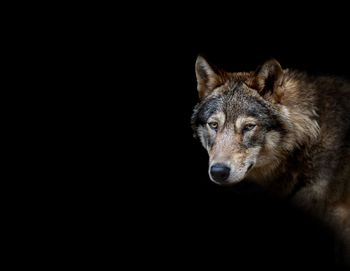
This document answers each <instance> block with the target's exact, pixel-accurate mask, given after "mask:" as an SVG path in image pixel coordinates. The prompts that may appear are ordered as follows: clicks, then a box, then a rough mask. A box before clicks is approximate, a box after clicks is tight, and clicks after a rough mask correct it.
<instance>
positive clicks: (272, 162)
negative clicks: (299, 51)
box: [196, 60, 350, 264]
mask: <svg viewBox="0 0 350 271" xmlns="http://www.w3.org/2000/svg"><path fill="white" fill-rule="evenodd" d="M198 63H200V61H198V60H197V64H196V65H197V70H198V65H199V64H198ZM198 77H199V78H200V76H199V74H198V71H197V79H198ZM209 78H210V79H208V80H209V81H210V85H209V87H208V85H207V84H206V83H205V82H204V81H203V80H201V79H199V80H198V91H199V95H200V98H201V99H204V98H206V97H208V96H209V97H210V95H213V96H214V95H217V94H219V93H222V94H224V93H225V92H226V91H228V89H229V88H230V86H231V85H232V82H237V81H243V82H244V83H245V84H246V85H247V88H246V89H244V92H245V93H246V94H249V95H252V96H254V98H255V99H260V100H262V99H263V100H264V101H265V103H266V101H267V103H268V105H269V106H270V107H271V108H273V110H275V111H276V112H279V114H280V115H281V119H282V123H283V128H284V130H285V131H286V133H285V134H284V135H283V136H282V135H281V134H280V133H279V132H270V133H267V134H266V138H265V141H264V144H263V145H262V146H261V149H260V150H259V154H258V160H257V161H258V162H257V163H256V165H255V166H254V167H253V168H252V169H251V170H250V171H249V172H248V173H247V174H246V178H249V179H251V180H253V181H255V182H257V183H259V184H261V185H262V186H264V187H266V189H268V190H270V191H272V192H274V193H275V194H276V195H278V196H280V197H288V198H289V199H290V200H291V201H292V202H293V203H294V204H295V205H297V206H299V207H300V208H302V209H303V210H305V211H307V212H309V213H310V214H312V215H313V216H315V217H318V218H320V219H322V220H323V221H324V222H325V223H327V224H328V225H330V226H331V227H332V228H333V229H335V231H337V232H338V233H339V234H340V236H341V239H342V240H344V242H345V250H346V252H345V258H346V261H348V263H349V264H350V180H349V178H350V115H349V112H350V84H349V82H347V81H346V80H344V79H341V78H337V77H311V76H308V75H307V74H306V73H303V72H299V71H290V70H288V69H285V70H282V69H281V68H280V65H279V64H278V62H276V61H275V60H270V61H268V62H267V63H265V64H264V65H263V66H262V67H259V68H258V69H257V70H256V71H255V72H249V73H224V72H223V71H220V72H219V73H213V74H210V75H209ZM221 118H222V117H221ZM224 121H225V120H222V119H221V122H224ZM247 121H248V120H245V119H244V118H243V119H241V121H240V122H241V123H243V122H247ZM238 130H239V128H238V127H233V128H231V129H228V128H226V130H223V131H219V132H218V133H217V135H216V138H215V142H214V145H213V147H212V148H211V149H210V148H209V150H208V151H209V156H210V160H215V161H216V160H220V159H221V160H222V161H224V160H227V161H231V162H232V164H237V163H241V161H245V160H246V156H248V155H249V154H250V152H251V151H252V150H250V149H246V150H245V149H242V148H241V142H242V138H241V137H242V135H240V134H239V133H237V131H238ZM233 131H234V132H233ZM255 151H256V150H255ZM218 157H220V158H218ZM221 160H220V161H221Z"/></svg>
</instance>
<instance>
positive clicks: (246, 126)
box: [243, 123, 256, 131]
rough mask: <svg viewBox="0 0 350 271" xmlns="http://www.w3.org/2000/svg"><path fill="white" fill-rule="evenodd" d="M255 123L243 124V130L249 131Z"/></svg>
mask: <svg viewBox="0 0 350 271" xmlns="http://www.w3.org/2000/svg"><path fill="white" fill-rule="evenodd" d="M255 126H256V125H255V124H254V123H248V124H246V125H244V128H243V131H251V130H253V128H254V127H255Z"/></svg>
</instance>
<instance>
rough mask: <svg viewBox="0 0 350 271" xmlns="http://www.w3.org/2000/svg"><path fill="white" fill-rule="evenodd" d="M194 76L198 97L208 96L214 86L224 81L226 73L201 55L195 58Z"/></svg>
mask: <svg viewBox="0 0 350 271" xmlns="http://www.w3.org/2000/svg"><path fill="white" fill-rule="evenodd" d="M195 70H196V78H197V90H198V94H199V98H200V99H203V98H205V97H206V96H208V95H209V94H210V93H211V92H212V91H213V90H214V89H215V88H217V87H218V86H220V85H222V84H224V83H225V81H226V79H227V73H226V72H225V71H223V70H222V69H219V68H218V67H216V66H215V65H213V64H211V63H209V62H208V61H207V60H206V59H205V58H204V57H203V56H200V55H199V56H198V57H197V60H196V69H195Z"/></svg>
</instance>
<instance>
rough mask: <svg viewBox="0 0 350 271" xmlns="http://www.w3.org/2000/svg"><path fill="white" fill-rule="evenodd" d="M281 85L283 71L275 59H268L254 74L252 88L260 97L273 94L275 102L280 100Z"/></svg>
mask: <svg viewBox="0 0 350 271" xmlns="http://www.w3.org/2000/svg"><path fill="white" fill-rule="evenodd" d="M282 83H283V70H282V67H281V65H280V63H279V62H278V61H277V60H276V59H270V60H268V61H266V62H265V63H264V64H263V65H261V66H259V67H258V68H257V70H256V71H255V73H254V78H253V82H252V87H253V88H255V89H256V90H257V91H258V92H259V93H260V95H261V96H264V95H265V94H267V93H271V94H273V97H274V98H275V99H276V100H278V101H279V100H280V98H281V95H282V93H281V88H280V87H281V86H282Z"/></svg>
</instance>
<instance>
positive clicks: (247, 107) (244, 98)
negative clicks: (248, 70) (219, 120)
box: [192, 73, 280, 130]
mask: <svg viewBox="0 0 350 271" xmlns="http://www.w3.org/2000/svg"><path fill="white" fill-rule="evenodd" d="M248 83H249V77H247V76H246V74H243V73H242V74H240V75H235V76H232V77H231V78H230V80H228V81H227V82H226V83H225V84H224V85H222V86H220V87H219V88H218V89H216V90H215V91H213V93H212V94H211V95H208V96H207V97H206V98H205V99H203V100H202V101H201V102H200V103H199V104H197V106H196V107H195V109H194V112H193V116H192V126H193V127H195V126H198V125H203V124H205V123H206V122H207V120H208V119H209V118H210V116H211V115H213V114H214V113H216V112H218V111H221V112H223V113H224V114H225V119H226V123H234V122H235V120H236V119H237V118H238V117H239V116H246V117H254V118H255V119H257V120H258V121H259V122H260V123H261V124H262V125H263V126H264V127H265V128H266V129H267V130H273V129H277V127H279V126H280V125H279V122H278V113H277V112H276V111H275V110H274V109H273V108H272V107H271V105H270V104H269V103H268V102H267V101H266V100H264V99H263V98H262V97H261V96H260V95H259V94H258V93H257V91H255V90H254V89H252V88H250V87H249V86H248Z"/></svg>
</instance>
